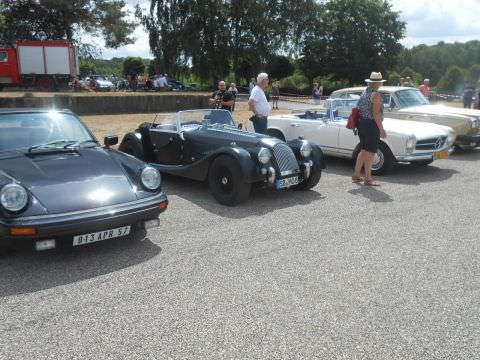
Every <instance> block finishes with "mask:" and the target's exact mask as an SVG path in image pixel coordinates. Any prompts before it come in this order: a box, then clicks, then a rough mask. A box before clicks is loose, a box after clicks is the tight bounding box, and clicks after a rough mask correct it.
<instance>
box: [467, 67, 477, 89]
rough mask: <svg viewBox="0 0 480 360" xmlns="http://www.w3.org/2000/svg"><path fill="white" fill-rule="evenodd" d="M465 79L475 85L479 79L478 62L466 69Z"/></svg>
mask: <svg viewBox="0 0 480 360" xmlns="http://www.w3.org/2000/svg"><path fill="white" fill-rule="evenodd" d="M466 77H467V81H468V82H469V83H470V84H472V85H473V86H476V85H477V84H478V83H479V81H480V64H474V65H472V66H471V67H470V68H469V69H467V71H466Z"/></svg>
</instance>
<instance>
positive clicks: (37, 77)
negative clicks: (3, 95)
mask: <svg viewBox="0 0 480 360" xmlns="http://www.w3.org/2000/svg"><path fill="white" fill-rule="evenodd" d="M79 62H80V61H79V59H78V55H77V51H76V49H75V47H74V46H73V45H72V42H71V41H63V40H62V41H17V44H16V47H14V48H0V90H2V88H4V87H7V86H15V87H29V88H36V89H38V90H41V91H53V90H62V89H67V88H68V82H69V81H71V80H73V78H75V77H76V76H78V74H79Z"/></svg>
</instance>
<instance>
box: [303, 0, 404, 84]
mask: <svg viewBox="0 0 480 360" xmlns="http://www.w3.org/2000/svg"><path fill="white" fill-rule="evenodd" d="M319 6H320V10H319V17H318V21H317V24H316V25H315V26H314V27H313V28H311V29H310V30H309V31H308V33H307V34H306V36H305V39H304V41H303V50H302V56H301V59H300V64H301V68H302V70H303V71H304V72H305V74H306V75H307V76H308V77H309V78H313V77H315V76H317V75H324V74H333V75H334V77H335V78H336V79H348V80H349V81H350V82H351V83H359V82H363V79H365V77H366V76H368V75H369V74H370V72H371V71H383V72H385V71H386V70H389V69H391V68H392V67H393V66H394V65H395V61H396V55H397V54H398V53H399V52H400V50H401V49H402V47H401V45H400V44H399V40H400V39H401V38H402V37H403V36H404V32H405V23H404V22H402V21H400V19H399V13H398V12H396V11H393V10H392V7H391V4H390V3H389V2H388V1H386V0H330V1H327V2H325V3H324V4H321V5H319Z"/></svg>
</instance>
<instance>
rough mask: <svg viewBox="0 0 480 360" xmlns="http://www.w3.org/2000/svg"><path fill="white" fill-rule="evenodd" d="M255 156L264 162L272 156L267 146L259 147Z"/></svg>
mask: <svg viewBox="0 0 480 360" xmlns="http://www.w3.org/2000/svg"><path fill="white" fill-rule="evenodd" d="M257 157H258V161H260V163H262V164H266V163H268V162H269V161H270V159H271V158H272V153H271V152H270V150H268V149H267V148H264V147H261V148H260V150H258V154H257Z"/></svg>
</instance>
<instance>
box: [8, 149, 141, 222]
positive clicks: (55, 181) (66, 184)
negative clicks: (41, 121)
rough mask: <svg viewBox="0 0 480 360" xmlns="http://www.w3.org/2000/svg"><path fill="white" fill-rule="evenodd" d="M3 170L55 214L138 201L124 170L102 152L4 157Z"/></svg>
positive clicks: (90, 151) (19, 154) (98, 150)
mask: <svg viewBox="0 0 480 360" xmlns="http://www.w3.org/2000/svg"><path fill="white" fill-rule="evenodd" d="M0 166H1V168H2V170H3V171H4V172H5V173H6V175H7V176H9V177H11V178H13V179H15V181H17V182H19V183H20V184H21V185H23V186H24V187H25V188H26V189H28V190H29V191H30V193H31V194H32V195H33V196H34V197H35V198H36V199H37V200H38V201H39V202H40V203H41V204H42V206H43V207H44V208H45V209H46V210H47V212H48V213H52V214H55V213H62V212H69V211H77V210H88V209H94V208H97V207H103V206H109V205H115V204H120V203H124V202H130V201H134V200H136V199H137V196H136V195H135V189H134V187H133V185H132V183H131V182H130V181H129V179H128V178H127V176H126V175H125V173H124V171H123V170H122V168H121V166H120V165H119V164H118V163H117V162H116V161H114V160H113V159H112V158H111V157H110V155H109V153H108V151H105V150H104V149H102V148H85V149H81V150H78V151H72V152H60V153H59V152H42V153H31V154H22V153H16V154H15V155H13V153H12V155H11V156H5V154H3V155H2V156H1V157H0ZM5 178H6V177H5V176H4V179H5Z"/></svg>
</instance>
